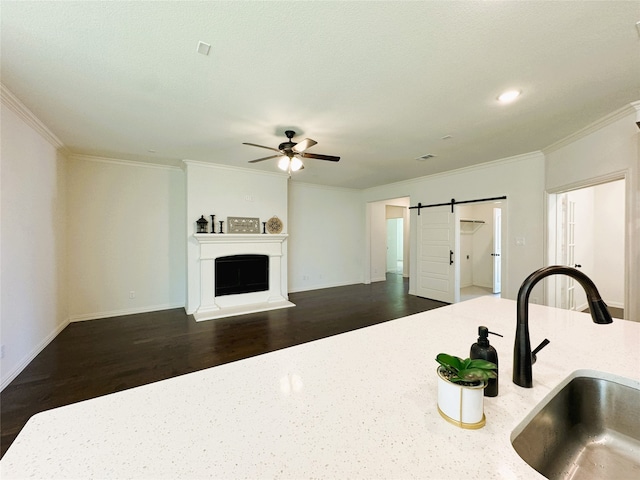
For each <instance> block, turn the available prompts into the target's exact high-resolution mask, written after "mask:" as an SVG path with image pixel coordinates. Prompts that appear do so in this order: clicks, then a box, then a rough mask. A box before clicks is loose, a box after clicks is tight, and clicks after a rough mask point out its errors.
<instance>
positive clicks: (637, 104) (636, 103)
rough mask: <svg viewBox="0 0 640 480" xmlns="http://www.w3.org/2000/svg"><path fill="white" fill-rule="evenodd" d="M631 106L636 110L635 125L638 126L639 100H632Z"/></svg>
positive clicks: (639, 123)
mask: <svg viewBox="0 0 640 480" xmlns="http://www.w3.org/2000/svg"><path fill="white" fill-rule="evenodd" d="M631 106H632V107H633V108H635V110H636V125H638V128H640V100H639V101H637V102H632V103H631Z"/></svg>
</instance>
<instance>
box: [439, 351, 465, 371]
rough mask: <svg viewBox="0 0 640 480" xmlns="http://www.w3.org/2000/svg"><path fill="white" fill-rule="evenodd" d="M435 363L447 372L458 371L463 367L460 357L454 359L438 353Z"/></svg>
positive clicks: (451, 356)
mask: <svg viewBox="0 0 640 480" xmlns="http://www.w3.org/2000/svg"><path fill="white" fill-rule="evenodd" d="M436 361H437V362H438V363H439V364H440V365H442V366H443V367H445V368H446V369H447V370H453V371H458V370H460V369H462V366H463V362H462V359H461V358H460V357H455V356H453V355H449V354H447V353H439V354H438V356H437V357H436Z"/></svg>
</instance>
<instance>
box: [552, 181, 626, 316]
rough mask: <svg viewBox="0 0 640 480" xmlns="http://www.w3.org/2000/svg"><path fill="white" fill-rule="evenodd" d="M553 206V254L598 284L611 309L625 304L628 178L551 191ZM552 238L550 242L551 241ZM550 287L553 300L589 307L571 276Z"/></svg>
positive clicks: (570, 306)
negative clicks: (626, 179)
mask: <svg viewBox="0 0 640 480" xmlns="http://www.w3.org/2000/svg"><path fill="white" fill-rule="evenodd" d="M550 200H552V201H551V202H550V207H551V206H554V207H555V211H554V212H553V213H554V214H555V215H554V217H555V222H556V225H555V229H554V232H555V239H554V240H555V245H554V246H555V248H554V249H553V250H552V252H553V256H552V258H551V260H552V261H553V263H555V264H558V265H567V266H570V267H573V268H577V269H579V270H580V271H582V272H583V273H584V274H585V275H587V276H588V277H589V278H590V279H591V280H593V282H594V283H595V284H596V286H597V287H598V291H599V292H600V295H601V296H602V299H603V300H604V301H605V303H606V304H607V305H608V307H609V310H610V312H611V315H612V316H613V317H615V318H624V313H625V312H624V310H625V291H626V285H625V278H626V274H625V264H626V262H625V251H626V250H625V181H624V179H620V180H614V181H609V182H605V183H600V184H597V185H591V186H587V187H583V188H577V189H573V190H567V191H563V192H560V193H556V194H554V195H551V196H550ZM551 240H552V239H551V238H550V243H551ZM558 277H559V278H557V279H555V284H554V285H553V286H552V287H551V288H552V291H551V294H552V297H555V298H552V303H551V304H552V305H555V306H556V307H559V308H564V309H569V310H577V311H585V310H586V308H587V299H586V295H585V293H584V291H583V290H582V289H581V288H580V287H579V286H578V287H577V288H576V284H575V281H574V280H573V279H572V278H570V277H567V276H564V275H563V276H558Z"/></svg>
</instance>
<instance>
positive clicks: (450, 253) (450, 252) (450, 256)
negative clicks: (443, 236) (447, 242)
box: [449, 250, 453, 265]
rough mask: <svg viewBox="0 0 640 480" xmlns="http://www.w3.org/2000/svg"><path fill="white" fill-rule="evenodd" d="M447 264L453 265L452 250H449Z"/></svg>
mask: <svg viewBox="0 0 640 480" xmlns="http://www.w3.org/2000/svg"><path fill="white" fill-rule="evenodd" d="M449 265H453V250H449Z"/></svg>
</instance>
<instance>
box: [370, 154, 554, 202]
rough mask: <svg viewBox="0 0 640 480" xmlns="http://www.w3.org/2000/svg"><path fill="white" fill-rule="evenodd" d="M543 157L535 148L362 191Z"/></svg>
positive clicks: (410, 183) (408, 183)
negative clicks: (527, 151)
mask: <svg viewBox="0 0 640 480" xmlns="http://www.w3.org/2000/svg"><path fill="white" fill-rule="evenodd" d="M542 158H544V154H543V153H542V152H541V151H540V150H536V151H533V152H529V153H522V154H520V155H513V156H511V157H505V158H499V159H497V160H491V161H488V162H483V163H477V164H475V165H469V166H467V167H460V168H456V169H454V170H447V171H445V172H440V173H432V174H431V175H423V176H421V177H415V178H410V179H409V180H401V181H399V182H394V183H388V184H385V185H379V186H376V187H369V188H365V189H363V191H365V192H366V191H370V190H376V189H379V188H386V187H391V186H394V187H398V186H404V185H413V184H415V183H420V182H423V181H425V180H433V179H437V178H445V177H451V176H455V175H460V174H462V173H465V172H476V171H479V170H484V169H486V168H494V167H496V166H499V165H507V164H509V163H517V162H522V161H527V160H534V159H542Z"/></svg>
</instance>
